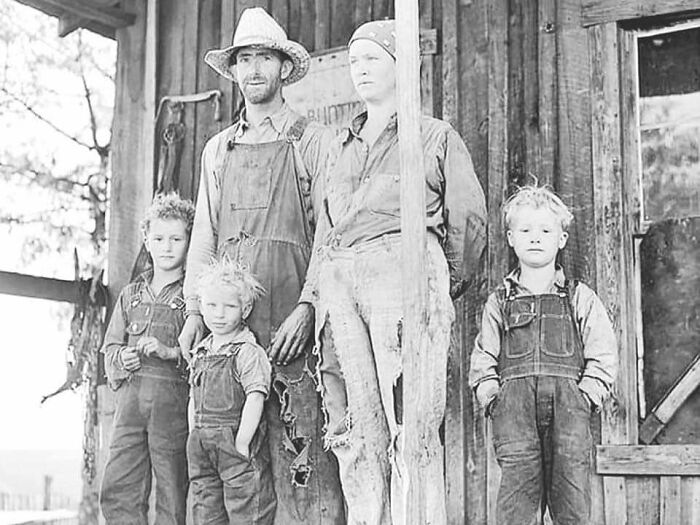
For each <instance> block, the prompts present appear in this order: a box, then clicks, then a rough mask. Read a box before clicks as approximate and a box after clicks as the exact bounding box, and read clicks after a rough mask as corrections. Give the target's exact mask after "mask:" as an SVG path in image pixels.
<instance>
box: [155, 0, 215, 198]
mask: <svg viewBox="0 0 700 525" xmlns="http://www.w3.org/2000/svg"><path fill="white" fill-rule="evenodd" d="M203 2H204V0H190V1H189V2H186V3H185V8H184V12H183V16H184V20H183V21H182V31H183V33H182V39H183V41H184V49H183V55H182V58H181V60H182V62H183V67H182V79H181V81H180V82H181V85H182V87H181V88H180V92H179V93H181V94H183V95H189V94H192V93H196V92H197V72H198V71H199V61H200V60H201V58H200V53H199V47H198V41H199V34H200V33H201V32H209V31H211V29H210V28H208V27H207V28H200V26H199V21H200V17H199V14H200V10H201V9H202V3H203ZM207 67H208V66H207ZM196 111H197V108H196V104H185V107H184V113H183V118H182V122H183V123H184V124H185V137H184V139H183V142H182V145H181V146H182V156H181V157H180V173H179V186H178V189H179V190H180V192H181V193H185V192H186V193H189V189H190V188H191V187H192V179H193V176H194V174H195V173H197V174H198V173H199V171H198V170H197V169H196V168H197V166H198V157H197V156H196V154H195V149H196V148H195V145H196V136H195V129H196V128H195V125H196V117H197V113H196ZM159 140H160V137H159ZM183 189H184V190H185V191H183Z"/></svg>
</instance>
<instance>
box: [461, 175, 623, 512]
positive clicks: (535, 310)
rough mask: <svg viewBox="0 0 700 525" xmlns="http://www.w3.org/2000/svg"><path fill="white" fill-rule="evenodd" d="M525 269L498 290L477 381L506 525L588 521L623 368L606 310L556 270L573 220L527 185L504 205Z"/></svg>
mask: <svg viewBox="0 0 700 525" xmlns="http://www.w3.org/2000/svg"><path fill="white" fill-rule="evenodd" d="M503 212H504V215H505V224H506V228H507V237H508V244H509V245H510V246H511V247H512V248H513V250H514V251H515V255H516V256H517V257H518V268H517V269H516V270H514V271H513V272H511V273H510V274H509V275H508V276H507V277H506V278H505V280H504V282H503V284H502V285H501V286H500V287H499V288H498V289H497V290H496V291H495V292H494V293H492V294H491V295H490V296H489V298H488V300H487V302H486V305H485V307H484V313H483V318H482V323H481V332H480V333H479V335H478V336H477V339H476V345H475V348H474V353H473V354H472V358H471V369H470V372H469V383H470V385H471V386H472V388H475V390H476V397H477V399H478V401H479V403H480V404H481V406H483V407H485V408H486V412H487V414H490V416H491V418H492V423H493V441H494V446H495V449H496V458H497V459H498V463H499V465H500V466H501V485H500V487H499V491H498V502H497V509H498V511H497V512H498V520H497V522H498V523H499V524H529V523H537V522H539V521H538V520H539V519H540V518H541V517H542V515H543V514H544V511H545V508H546V507H547V506H548V507H549V509H550V513H551V515H552V518H553V520H554V523H557V524H572V525H573V524H583V523H588V519H589V503H590V481H589V476H590V475H591V448H592V442H591V433H590V416H591V412H592V410H594V409H595V410H598V409H600V406H601V403H602V402H603V400H604V399H605V398H606V397H607V396H608V394H609V392H610V388H611V386H612V383H613V380H614V378H615V374H616V370H617V343H616V341H615V335H614V332H613V329H612V325H611V323H610V320H609V318H608V316H607V313H606V311H605V307H604V306H603V304H602V303H601V301H600V299H599V298H598V297H597V296H596V295H595V293H594V292H593V291H592V290H591V289H590V288H589V287H588V286H586V285H585V284H583V283H579V282H577V281H573V282H572V281H568V280H566V279H565V278H564V273H563V271H562V269H561V268H560V267H557V266H556V265H555V259H556V256H557V253H558V251H559V250H561V249H563V248H564V246H565V245H566V241H567V238H568V234H567V232H566V230H567V228H568V226H569V224H570V222H571V220H572V219H573V216H572V214H571V212H569V210H568V209H567V207H566V205H565V204H564V203H563V202H562V201H561V199H559V197H557V196H556V195H555V194H554V193H553V192H551V191H550V190H549V189H547V188H538V187H534V186H525V187H523V188H521V189H519V191H518V192H517V193H516V194H515V195H513V196H512V197H511V198H510V199H509V200H508V201H507V202H506V204H505V206H504V210H503Z"/></svg>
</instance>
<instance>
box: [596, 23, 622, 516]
mask: <svg viewBox="0 0 700 525" xmlns="http://www.w3.org/2000/svg"><path fill="white" fill-rule="evenodd" d="M588 37H589V53H590V74H591V124H590V125H591V154H592V159H593V196H594V202H595V203H596V206H595V208H594V217H595V229H596V237H595V238H596V243H597V244H596V254H597V257H598V261H597V265H596V268H597V275H596V282H597V290H598V294H599V296H600V297H601V300H602V301H603V303H604V304H605V305H606V307H607V308H608V312H609V313H610V314H611V317H612V319H613V323H614V324H615V326H616V327H617V332H616V333H617V334H618V337H620V334H621V327H622V326H624V325H621V321H620V312H619V308H618V304H619V297H620V295H619V294H620V293H621V290H619V289H618V286H619V284H620V282H623V281H622V280H620V279H619V276H620V269H621V264H622V261H621V260H620V257H621V253H620V250H619V245H620V242H621V239H620V235H621V233H620V229H621V228H620V224H619V213H620V206H621V204H620V199H621V195H620V193H621V186H620V185H621V180H620V169H619V168H620V155H621V151H620V139H619V136H620V121H619V111H618V110H617V107H618V105H619V89H620V88H619V82H618V79H619V77H618V73H617V67H618V55H617V30H616V27H615V25H614V24H608V25H604V26H597V27H595V28H591V29H590V30H589V31H588ZM618 377H619V375H618ZM615 388H616V390H615V395H616V396H617V397H619V394H618V393H617V392H618V391H619V390H618V389H619V388H620V384H619V383H618V384H617V386H616V387H615ZM617 408H618V407H617V406H614V405H606V406H605V407H604V410H603V414H602V417H601V440H602V442H603V443H627V442H629V441H628V439H629V437H628V432H627V427H626V425H625V418H624V412H620V411H619V410H618V409H617ZM625 489H626V487H625V480H624V478H622V477H611V476H606V477H605V478H604V479H603V492H604V502H605V503H604V505H605V522H606V523H607V524H609V525H613V524H616V523H620V524H622V523H626V517H627V501H626V490H625Z"/></svg>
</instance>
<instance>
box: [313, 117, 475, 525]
mask: <svg viewBox="0 0 700 525" xmlns="http://www.w3.org/2000/svg"><path fill="white" fill-rule="evenodd" d="M365 119H366V114H362V115H360V116H359V117H357V118H356V119H355V120H354V121H353V125H352V127H351V128H350V129H349V130H346V131H345V132H344V133H343V134H342V135H341V136H340V137H339V139H338V142H337V143H336V149H335V150H333V151H332V152H331V154H330V159H329V169H328V171H327V175H326V178H325V180H324V193H323V197H324V205H325V206H324V208H323V211H322V214H321V216H320V217H319V224H318V225H317V228H316V237H315V240H314V253H313V257H312V261H311V265H310V268H309V275H310V278H309V279H308V280H307V286H309V287H312V289H313V293H314V294H315V295H316V297H317V304H316V331H317V341H318V343H319V347H320V357H321V361H320V363H319V367H318V372H319V379H320V383H321V385H322V390H321V391H322V396H323V402H324V407H325V409H326V412H327V417H328V421H327V433H326V444H327V445H328V446H329V447H330V449H331V450H332V451H333V452H334V453H335V455H336V457H337V458H338V464H339V468H340V478H341V482H342V484H343V493H344V495H345V499H346V502H347V508H348V522H349V523H352V524H364V525H385V524H391V523H403V516H404V507H405V504H406V489H407V485H406V478H405V476H406V466H405V462H404V456H403V454H404V446H403V440H404V436H403V434H402V408H401V397H402V396H401V392H402V381H401V377H402V354H401V331H402V326H401V325H402V315H403V305H402V289H403V284H404V283H403V281H402V279H403V277H402V274H401V266H402V261H401V216H400V211H399V205H400V191H399V186H400V184H399V182H400V174H399V159H398V136H397V123H396V118H395V116H394V117H393V118H392V119H391V120H390V122H389V123H388V125H387V127H386V128H385V129H384V131H383V132H382V133H381V134H380V136H379V137H378V138H377V140H376V141H375V143H374V144H373V145H372V146H371V147H370V146H368V145H367V144H366V143H365V142H364V141H363V139H362V138H361V137H360V134H359V131H360V130H361V128H362V126H363V125H364V122H365ZM422 139H423V150H424V158H425V171H426V172H425V182H426V184H425V188H426V223H427V227H428V233H427V246H426V248H427V254H426V255H427V257H426V258H427V276H422V277H427V280H428V308H429V317H428V328H427V337H428V338H429V342H428V343H427V344H426V347H427V348H428V349H429V351H430V353H431V358H432V359H431V361H430V369H429V370H425V371H424V372H425V375H426V376H427V377H429V378H430V381H428V384H429V387H428V390H427V391H425V392H421V393H420V395H419V398H420V399H421V400H422V403H423V404H422V406H421V407H418V409H417V410H418V411H419V412H420V413H421V414H423V415H424V419H423V423H424V427H423V429H422V430H423V432H422V433H423V435H424V436H425V438H426V442H427V446H426V450H425V457H424V458H421V459H422V460H425V462H426V465H425V467H424V472H425V476H424V478H423V479H421V480H419V483H421V484H422V485H423V488H424V490H425V494H426V496H427V501H426V510H427V523H430V524H436V525H437V524H443V523H445V522H446V516H445V512H446V511H445V493H444V479H443V478H444V476H443V445H442V443H441V441H440V437H439V427H440V424H441V422H442V419H443V415H444V410H445V398H446V374H447V351H448V348H449V343H450V330H451V325H452V322H453V320H454V308H453V305H452V301H451V297H450V291H451V290H453V291H454V293H455V295H459V293H461V290H463V288H464V283H465V276H466V275H467V274H468V272H465V268H464V267H465V266H469V267H470V269H473V268H474V267H475V266H476V262H477V261H478V260H479V256H480V254H481V250H482V248H483V239H484V229H483V226H484V224H485V204H484V196H483V192H482V191H481V187H480V185H479V183H478V180H477V179H476V176H475V175H474V172H473V170H472V167H471V160H470V158H469V153H468V152H467V149H466V147H465V146H464V143H463V142H462V141H461V139H460V138H459V135H458V134H457V133H456V132H455V131H454V130H453V129H452V128H451V127H450V126H449V124H447V123H445V122H442V121H439V120H437V119H431V118H428V117H425V118H423V121H422ZM419 277H421V276H416V278H419Z"/></svg>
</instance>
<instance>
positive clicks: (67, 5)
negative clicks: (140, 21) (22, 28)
mask: <svg viewBox="0 0 700 525" xmlns="http://www.w3.org/2000/svg"><path fill="white" fill-rule="evenodd" d="M17 1H18V2H20V3H21V4H25V5H28V6H29V7H33V8H35V9H38V10H40V11H43V12H44V13H46V14H48V15H51V16H56V17H58V18H59V20H60V22H59V35H61V36H65V35H67V34H68V33H70V32H71V31H74V30H75V29H77V28H78V27H85V28H87V29H90V30H93V31H95V32H97V33H99V34H101V35H103V36H107V37H109V38H114V31H115V30H116V29H120V28H123V27H127V26H130V25H132V24H133V23H134V22H135V21H136V15H134V14H133V13H127V12H125V11H123V10H122V9H119V8H117V7H113V6H111V5H108V4H109V3H113V2H105V3H102V4H100V3H97V2H91V1H89V0H17ZM76 24H78V25H76Z"/></svg>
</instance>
